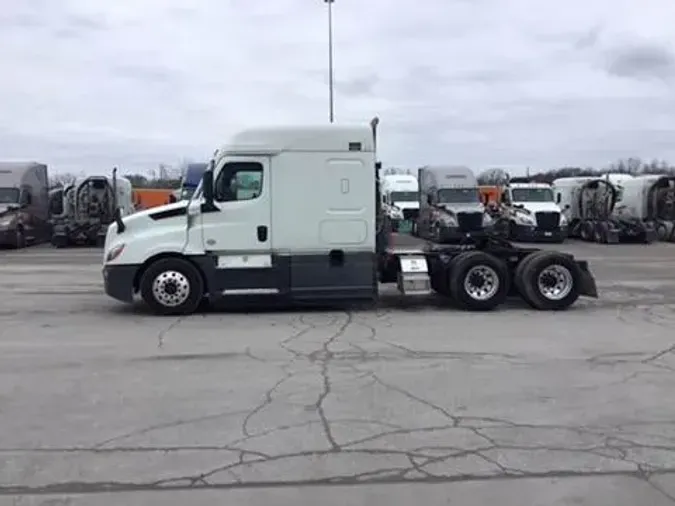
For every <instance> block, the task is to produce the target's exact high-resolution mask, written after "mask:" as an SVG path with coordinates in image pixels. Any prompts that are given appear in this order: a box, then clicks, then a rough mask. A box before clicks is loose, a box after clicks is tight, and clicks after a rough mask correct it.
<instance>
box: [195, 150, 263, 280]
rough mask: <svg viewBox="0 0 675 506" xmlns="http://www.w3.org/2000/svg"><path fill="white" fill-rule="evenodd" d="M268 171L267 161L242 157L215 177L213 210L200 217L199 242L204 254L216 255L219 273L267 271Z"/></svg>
mask: <svg viewBox="0 0 675 506" xmlns="http://www.w3.org/2000/svg"><path fill="white" fill-rule="evenodd" d="M269 168H270V158H269V157H251V158H244V157H242V158H237V160H236V161H229V162H227V163H226V164H225V165H224V166H223V168H222V169H221V170H220V172H219V173H218V175H217V176H216V179H215V181H214V185H213V187H214V200H215V209H214V210H212V211H207V212H202V213H201V221H202V240H203V245H204V250H205V251H210V252H213V253H215V254H217V255H218V257H219V268H221V269H228V268H235V269H247V268H262V267H270V265H269V264H270V263H271V256H270V255H271V247H272V246H271V245H272V229H271V221H272V200H271V195H270V188H271V185H270V177H269V176H270V172H269Z"/></svg>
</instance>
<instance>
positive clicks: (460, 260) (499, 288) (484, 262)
mask: <svg viewBox="0 0 675 506" xmlns="http://www.w3.org/2000/svg"><path fill="white" fill-rule="evenodd" d="M478 267H484V268H486V269H487V272H486V273H484V274H486V275H489V276H490V277H493V285H495V284H496V287H495V288H494V290H492V293H491V294H489V296H488V295H486V296H485V297H486V298H479V297H477V296H476V295H475V294H472V293H470V292H469V290H468V289H467V286H466V282H467V281H468V280H467V278H468V277H470V276H474V275H477V276H481V274H478V273H476V272H475V271H474V269H476V268H478ZM449 277H450V282H449V285H450V286H449V288H450V294H451V296H452V298H453V299H454V301H455V302H456V304H457V306H458V307H460V308H461V309H466V310H468V311H490V310H492V309H495V308H496V307H497V306H499V305H500V304H502V303H503V302H504V301H505V300H506V297H508V294H509V288H510V283H511V279H510V276H509V271H508V268H507V266H506V264H505V263H504V262H503V261H501V260H500V259H498V258H496V257H493V256H492V255H489V254H487V253H484V252H482V251H467V252H465V253H461V254H459V255H458V256H457V257H455V258H454V259H453V260H452V262H451V264H450V272H449ZM482 282H486V279H485V278H483V280H482Z"/></svg>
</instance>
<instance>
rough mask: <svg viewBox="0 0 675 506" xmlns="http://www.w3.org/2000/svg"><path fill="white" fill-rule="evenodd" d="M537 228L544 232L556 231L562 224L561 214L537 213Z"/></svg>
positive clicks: (551, 212)
mask: <svg viewBox="0 0 675 506" xmlns="http://www.w3.org/2000/svg"><path fill="white" fill-rule="evenodd" d="M535 216H536V217H537V227H538V228H540V229H542V230H554V229H556V228H558V225H559V224H560V213H557V212H555V211H549V212H541V213H536V215H535Z"/></svg>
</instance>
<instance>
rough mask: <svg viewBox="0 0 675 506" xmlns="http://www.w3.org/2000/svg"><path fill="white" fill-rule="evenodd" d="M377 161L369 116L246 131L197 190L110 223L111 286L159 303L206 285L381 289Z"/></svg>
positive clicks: (277, 291) (338, 294) (214, 289)
mask: <svg viewBox="0 0 675 506" xmlns="http://www.w3.org/2000/svg"><path fill="white" fill-rule="evenodd" d="M374 167H375V150H374V137H373V132H372V131H371V129H370V128H368V127H367V126H366V127H342V126H327V127H306V128H303V127H279V128H258V129H249V130H245V131H242V132H240V133H239V134H237V135H235V136H234V137H233V138H232V139H231V140H230V142H229V143H228V144H227V145H226V146H224V147H223V148H222V149H219V150H218V151H217V152H216V156H215V158H214V159H213V160H212V161H211V163H210V169H209V170H207V171H206V172H205V173H204V179H203V180H202V184H201V185H200V188H199V189H198V190H197V191H196V193H195V195H194V197H193V198H192V199H191V200H189V201H181V202H177V203H174V204H169V205H166V206H161V207H156V208H153V209H150V210H147V211H141V212H138V213H136V214H134V215H132V216H127V217H124V218H123V219H122V218H119V219H118V222H117V223H116V224H113V225H112V226H110V227H109V229H108V233H107V237H106V241H105V246H104V248H105V269H104V271H105V284H106V290H107V292H108V293H109V294H110V295H111V296H113V297H115V298H118V299H120V300H125V301H131V300H132V297H133V295H134V293H140V294H141V295H142V296H143V298H144V299H145V300H146V301H149V303H150V305H152V306H154V307H155V309H158V310H160V311H161V310H165V311H168V310H172V309H176V308H180V307H185V306H186V305H188V306H189V305H191V304H193V303H194V300H192V299H191V298H190V296H188V291H186V290H188V289H187V287H188V286H190V285H195V284H199V285H203V286H201V288H200V290H201V292H202V293H206V294H208V295H211V296H218V295H247V294H251V295H259V294H269V295H279V296H284V297H287V298H289V299H292V300H317V299H322V298H326V299H343V298H347V299H350V300H351V299H373V298H374V297H375V296H376V293H377V281H376V279H377V278H376V257H375V242H376V241H375V236H376V202H375V199H374V196H375V194H376V187H375V174H374V171H375V169H374ZM308 183H309V184H310V186H308ZM175 264H179V265H180V266H182V268H178V267H174V268H170V266H172V265H175ZM167 266H169V267H167ZM196 272H200V273H201V274H199V275H197V274H195V273H196ZM158 273H163V274H162V276H163V277H162V276H159V277H158ZM202 288H203V289H202ZM200 290H197V291H200ZM189 293H191V294H193V293H197V292H195V290H190V291H189ZM153 294H154V295H153ZM157 294H160V295H157ZM157 297H160V299H157ZM200 297H201V294H200ZM158 300H159V302H158Z"/></svg>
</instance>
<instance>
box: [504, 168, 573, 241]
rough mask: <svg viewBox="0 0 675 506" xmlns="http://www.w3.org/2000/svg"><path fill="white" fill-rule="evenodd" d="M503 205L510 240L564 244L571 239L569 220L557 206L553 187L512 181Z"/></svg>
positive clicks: (522, 180)
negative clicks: (568, 232)
mask: <svg viewBox="0 0 675 506" xmlns="http://www.w3.org/2000/svg"><path fill="white" fill-rule="evenodd" d="M500 202H501V209H500V215H501V217H502V219H503V220H506V221H507V227H508V237H509V238H510V239H512V240H514V241H525V242H539V241H541V242H555V243H561V242H563V241H564V240H565V239H566V238H567V225H568V223H567V217H566V216H565V215H564V214H563V213H562V210H561V209H560V206H559V205H558V204H556V202H555V198H554V195H553V188H552V187H551V185H549V184H547V183H537V182H532V181H529V179H527V178H512V179H511V180H509V183H508V184H507V186H505V187H504V188H503V191H502V194H501V199H500Z"/></svg>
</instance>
